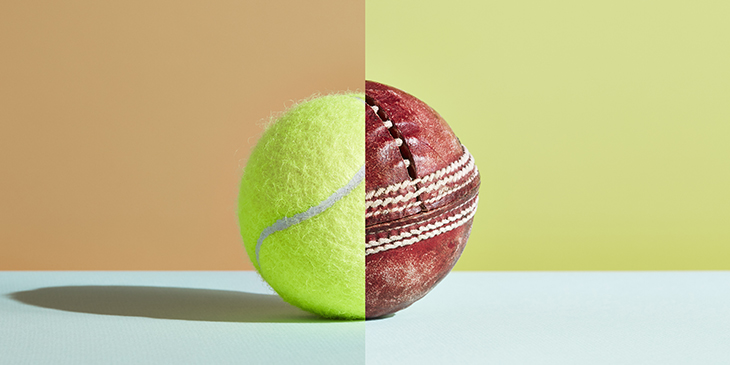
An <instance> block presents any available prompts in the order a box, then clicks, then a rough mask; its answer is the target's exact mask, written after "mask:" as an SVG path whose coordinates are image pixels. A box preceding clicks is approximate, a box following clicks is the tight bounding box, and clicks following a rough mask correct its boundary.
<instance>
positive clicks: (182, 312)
mask: <svg viewBox="0 0 730 365" xmlns="http://www.w3.org/2000/svg"><path fill="white" fill-rule="evenodd" d="M9 296H10V297H11V298H12V299H14V300H16V301H18V302H21V303H25V304H28V305H32V306H36V307H42V308H50V309H56V310H62V311H68V312H78V313H90V314H102V315H112V316H127V317H147V318H159V319H176V320H186V321H208V322H259V323H273V322H290V323H301V322H333V321H330V320H327V319H323V318H320V317H318V316H315V315H313V314H310V313H307V312H305V311H302V310H300V309H299V308H296V307H294V306H291V305H289V304H287V303H286V302H284V301H283V300H282V299H281V298H280V297H279V296H277V295H272V294H255V293H246V292H237V291H227V290H211V289H192V288H173V287H152V286H56V287H46V288H40V289H35V290H29V291H21V292H15V293H12V294H10V295H9Z"/></svg>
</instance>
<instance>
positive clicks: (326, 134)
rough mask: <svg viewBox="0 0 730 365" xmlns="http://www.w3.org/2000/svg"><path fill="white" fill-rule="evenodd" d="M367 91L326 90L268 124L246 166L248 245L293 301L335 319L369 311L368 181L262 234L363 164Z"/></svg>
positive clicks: (243, 206)
mask: <svg viewBox="0 0 730 365" xmlns="http://www.w3.org/2000/svg"><path fill="white" fill-rule="evenodd" d="M363 100H364V96H363V95H357V94H340V95H328V96H323V97H320V98H316V99H312V100H309V101H306V102H303V103H301V104H299V105H296V106H294V107H293V108H291V109H290V110H289V111H287V112H286V113H285V114H284V115H283V116H282V117H281V118H279V120H277V121H276V122H275V123H274V124H272V125H271V126H269V128H268V129H267V130H266V131H265V132H264V135H263V136H262V137H261V139H260V140H259V142H258V144H257V145H256V147H255V148H254V150H253V152H252V153H251V156H250V157H249V160H248V163H247V165H246V168H245V170H244V174H243V178H242V180H241V189H240V195H239V205H238V215H239V222H240V228H241V235H242V237H243V242H244V245H245V247H246V252H247V253H248V256H249V257H250V258H251V261H252V262H253V264H254V266H255V267H256V269H257V270H258V272H259V273H260V274H261V276H262V277H263V278H264V279H265V280H266V282H267V283H269V285H271V287H272V288H273V289H274V290H275V291H276V292H277V293H278V294H279V295H280V296H281V297H282V298H283V299H284V300H286V301H287V302H289V303H291V304H293V305H296V306H298V307H300V308H302V309H305V310H308V311H311V312H314V313H317V314H319V315H321V316H324V317H330V318H348V319H362V318H364V317H365V256H364V251H365V239H364V235H365V233H364V232H365V222H364V211H365V201H364V196H365V183H364V181H363V182H361V183H360V184H359V185H357V186H356V187H355V188H354V190H352V191H351V192H350V193H349V194H347V195H345V196H344V197H341V198H339V200H337V201H336V202H335V203H334V204H333V205H332V206H331V207H329V208H327V209H326V210H324V211H323V212H321V213H319V214H317V215H315V216H313V217H311V218H308V219H306V220H304V221H302V222H301V223H297V224H294V225H292V226H290V227H288V228H286V229H284V230H281V231H275V232H273V233H271V234H270V235H267V236H266V237H265V239H264V240H263V242H262V244H261V245H260V250H259V252H258V262H257V259H256V257H257V254H256V245H257V240H259V238H260V237H261V233H262V232H263V231H264V230H265V229H267V227H270V226H272V225H274V224H275V223H276V222H277V220H281V219H282V218H285V217H292V216H295V215H297V214H301V213H302V212H305V211H307V210H308V209H310V208H311V207H314V206H317V205H318V204H320V203H321V202H323V201H325V200H326V199H328V197H330V196H332V194H334V193H335V192H336V191H337V190H338V189H340V188H342V187H343V186H345V185H347V184H348V183H349V182H350V181H351V180H352V179H353V176H355V175H356V173H358V171H359V170H360V169H361V168H362V166H363V165H364V163H365V155H364V151H365V145H364V144H365V128H364V125H365V123H364V118H365V114H364V102H363Z"/></svg>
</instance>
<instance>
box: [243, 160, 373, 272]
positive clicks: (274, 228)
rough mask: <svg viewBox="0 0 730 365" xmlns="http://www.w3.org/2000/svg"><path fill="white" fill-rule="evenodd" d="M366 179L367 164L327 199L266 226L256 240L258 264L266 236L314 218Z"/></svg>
mask: <svg viewBox="0 0 730 365" xmlns="http://www.w3.org/2000/svg"><path fill="white" fill-rule="evenodd" d="M364 180H365V164H363V165H362V167H360V170H358V171H357V172H356V173H355V175H354V176H353V177H352V178H351V179H350V181H349V182H348V183H347V184H346V185H344V186H342V187H341V188H339V189H337V191H335V192H334V193H332V195H330V196H329V197H327V199H325V200H323V201H322V202H320V203H319V204H317V205H316V206H313V207H310V208H309V209H307V210H306V211H304V212H301V213H298V214H295V215H293V216H292V217H286V216H285V217H284V218H281V219H279V220H277V221H276V222H274V224H272V225H270V226H268V227H266V228H264V230H263V231H261V235H260V236H259V239H258V241H256V264H257V265H258V266H259V268H260V267H261V264H260V262H259V253H260V252H261V246H262V245H263V244H264V240H266V237H268V236H270V235H272V234H273V233H275V232H278V231H283V230H285V229H287V228H289V227H291V226H293V225H295V224H299V223H301V222H304V221H305V220H307V219H309V218H312V217H314V216H316V215H318V214H321V213H322V212H324V211H325V210H327V209H328V208H329V207H331V206H333V205H334V204H335V203H337V202H338V201H339V200H340V199H342V198H344V197H345V196H347V195H348V194H350V192H352V191H353V190H355V188H356V187H357V186H358V185H360V183H362V182H363V181H364Z"/></svg>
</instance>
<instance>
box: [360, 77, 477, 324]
mask: <svg viewBox="0 0 730 365" xmlns="http://www.w3.org/2000/svg"><path fill="white" fill-rule="evenodd" d="M365 96H366V98H365V99H366V102H367V106H366V108H365V115H366V119H365V120H366V122H365V123H366V125H365V130H366V147H365V148H366V153H365V155H366V162H365V163H366V177H365V180H366V191H367V192H366V194H365V206H366V210H365V222H366V223H365V224H366V227H365V241H366V249H365V255H366V258H365V262H366V282H367V286H366V308H367V309H366V317H367V318H375V317H381V316H384V315H387V314H390V313H394V312H396V311H399V310H401V309H403V308H406V307H408V306H410V305H411V304H413V303H414V302H415V301H417V300H419V299H421V298H422V297H423V296H425V295H426V294H427V293H428V292H429V291H430V290H431V289H433V287H434V286H435V285H436V284H437V283H439V282H440V281H441V280H442V279H443V278H444V277H445V276H446V275H447V274H448V273H449V272H450V271H451V269H452V268H453V267H454V264H456V261H457V260H458V259H459V256H460V255H461V253H462V251H463V250H464V247H465V246H466V241H467V239H468V238H469V233H470V232H471V225H472V221H473V217H474V214H475V212H476V208H477V202H478V190H479V184H480V178H479V171H478V170H477V168H476V165H475V164H474V158H473V157H472V156H471V155H470V154H469V151H468V150H467V149H466V148H465V147H464V146H462V145H461V143H460V142H459V139H458V138H456V136H455V135H454V132H453V131H452V130H451V128H449V126H448V124H446V122H445V121H444V119H443V118H442V117H441V116H440V115H439V114H438V113H437V112H436V111H434V110H433V109H431V107H429V106H428V105H426V104H425V103H424V102H422V101H421V100H419V99H417V98H415V97H414V96H412V95H410V94H408V93H406V92H404V91H402V90H399V89H396V88H394V87H391V86H387V85H383V84H379V83H377V82H371V81H366V82H365Z"/></svg>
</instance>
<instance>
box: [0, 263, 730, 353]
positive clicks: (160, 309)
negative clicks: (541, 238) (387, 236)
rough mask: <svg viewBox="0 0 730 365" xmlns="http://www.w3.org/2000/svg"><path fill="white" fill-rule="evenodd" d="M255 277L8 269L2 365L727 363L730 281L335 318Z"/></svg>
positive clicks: (557, 291)
mask: <svg viewBox="0 0 730 365" xmlns="http://www.w3.org/2000/svg"><path fill="white" fill-rule="evenodd" d="M271 293H272V292H271V291H270V290H269V289H268V288H267V286H266V285H265V284H264V283H262V282H261V280H260V279H259V277H258V276H257V274H256V273H253V272H0V364H229V363H230V364H365V363H367V364H439V363H441V364H730V272H454V273H451V274H450V275H449V276H448V277H447V278H446V279H445V280H444V281H443V282H442V283H441V284H439V285H438V286H437V287H436V288H435V289H434V290H433V291H432V292H431V293H430V294H429V295H427V296H426V297H425V298H424V299H422V300H421V301H419V302H417V303H416V304H414V305H413V306H412V307H410V308H408V309H406V310H403V311H401V312H399V313H397V314H395V315H394V316H392V317H390V318H385V319H380V320H373V321H359V322H339V321H325V320H321V319H318V318H316V317H313V316H311V315H309V314H307V313H305V312H302V311H300V310H298V309H296V308H293V307H290V306H289V305H288V304H286V303H284V302H282V301H281V300H280V299H279V298H278V297H277V296H275V295H272V294H271Z"/></svg>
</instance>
